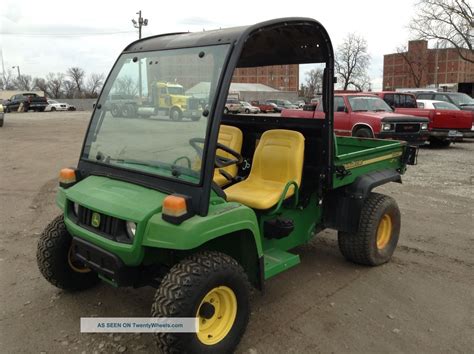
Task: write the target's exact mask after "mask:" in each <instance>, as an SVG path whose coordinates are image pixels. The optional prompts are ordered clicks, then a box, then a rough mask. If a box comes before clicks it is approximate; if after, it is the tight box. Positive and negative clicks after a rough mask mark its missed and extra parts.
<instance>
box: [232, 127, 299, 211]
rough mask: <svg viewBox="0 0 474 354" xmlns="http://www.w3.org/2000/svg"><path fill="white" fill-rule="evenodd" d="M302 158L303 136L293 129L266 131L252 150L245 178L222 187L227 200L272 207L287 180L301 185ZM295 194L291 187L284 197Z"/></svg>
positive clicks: (259, 206) (263, 207)
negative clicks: (251, 161) (250, 161)
mask: <svg viewBox="0 0 474 354" xmlns="http://www.w3.org/2000/svg"><path fill="white" fill-rule="evenodd" d="M303 160H304V136H303V134H301V133H299V132H297V131H293V130H283V129H275V130H267V131H266V132H265V133H263V134H262V136H261V138H260V142H259V143H258V145H257V148H256V149H255V153H254V156H253V163H252V169H251V170H250V174H249V176H248V177H247V179H246V180H244V181H242V182H239V183H236V184H234V185H233V186H230V187H229V188H227V189H226V190H225V193H226V195H227V200H228V201H234V202H239V203H241V204H244V205H247V206H249V207H251V208H254V209H260V210H266V209H270V208H271V207H273V206H275V205H276V204H277V203H278V201H279V200H280V197H281V195H282V193H283V190H284V189H285V186H286V184H287V183H288V182H291V181H294V182H296V184H297V185H298V187H299V186H300V184H301V175H302V171H303ZM294 193H295V188H294V187H293V186H291V187H290V188H289V189H288V192H287V193H286V196H285V199H286V198H289V197H291V196H292V195H293V194H294Z"/></svg>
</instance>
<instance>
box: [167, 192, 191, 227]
mask: <svg viewBox="0 0 474 354" xmlns="http://www.w3.org/2000/svg"><path fill="white" fill-rule="evenodd" d="M190 202H191V198H190V197H188V196H185V195H180V194H171V195H169V196H167V197H166V198H165V199H164V200H163V210H162V218H163V220H165V221H168V222H170V223H172V224H181V223H182V222H183V221H184V220H186V219H189V218H190V217H191V216H193V213H191V211H190V206H191V203H190Z"/></svg>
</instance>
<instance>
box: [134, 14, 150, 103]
mask: <svg viewBox="0 0 474 354" xmlns="http://www.w3.org/2000/svg"><path fill="white" fill-rule="evenodd" d="M137 15H138V21H137V20H135V19H132V23H133V27H135V28H138V39H141V38H142V27H143V26H147V25H148V19H146V18H143V17H142V10H140V11H138V12H137ZM138 94H139V96H140V99H141V98H142V62H141V60H139V61H138Z"/></svg>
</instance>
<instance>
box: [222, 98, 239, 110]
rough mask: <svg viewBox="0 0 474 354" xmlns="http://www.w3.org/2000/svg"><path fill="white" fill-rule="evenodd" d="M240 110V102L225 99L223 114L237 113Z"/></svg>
mask: <svg viewBox="0 0 474 354" xmlns="http://www.w3.org/2000/svg"><path fill="white" fill-rule="evenodd" d="M241 108H242V105H241V104H240V101H238V100H236V99H232V98H229V99H227V102H226V103H225V107H224V114H228V113H239V112H240V109H241Z"/></svg>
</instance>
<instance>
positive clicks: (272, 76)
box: [232, 64, 299, 91]
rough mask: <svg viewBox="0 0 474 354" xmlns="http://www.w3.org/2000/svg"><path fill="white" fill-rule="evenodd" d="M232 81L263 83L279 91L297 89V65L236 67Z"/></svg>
mask: <svg viewBox="0 0 474 354" xmlns="http://www.w3.org/2000/svg"><path fill="white" fill-rule="evenodd" d="M232 82H240V83H252V84H263V85H267V86H270V87H273V88H275V89H277V90H280V91H298V88H299V87H298V82H299V65H296V64H293V65H272V66H260V67H256V68H238V69H236V70H235V72H234V77H233V78H232Z"/></svg>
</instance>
